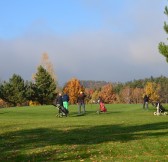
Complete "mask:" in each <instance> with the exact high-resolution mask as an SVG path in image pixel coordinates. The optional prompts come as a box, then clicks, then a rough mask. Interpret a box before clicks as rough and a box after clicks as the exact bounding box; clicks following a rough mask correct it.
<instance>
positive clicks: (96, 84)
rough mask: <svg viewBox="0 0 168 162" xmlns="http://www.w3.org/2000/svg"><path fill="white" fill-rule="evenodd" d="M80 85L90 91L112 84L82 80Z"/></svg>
mask: <svg viewBox="0 0 168 162" xmlns="http://www.w3.org/2000/svg"><path fill="white" fill-rule="evenodd" d="M80 83H81V84H82V85H83V86H84V87H85V88H89V89H99V88H101V87H102V86H104V85H106V84H109V83H110V82H106V81H94V80H80Z"/></svg>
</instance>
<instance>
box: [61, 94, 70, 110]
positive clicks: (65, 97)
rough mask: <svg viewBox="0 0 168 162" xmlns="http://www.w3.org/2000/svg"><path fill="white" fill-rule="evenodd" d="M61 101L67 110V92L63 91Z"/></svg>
mask: <svg viewBox="0 0 168 162" xmlns="http://www.w3.org/2000/svg"><path fill="white" fill-rule="evenodd" d="M62 101H63V106H64V108H66V109H67V110H68V106H69V96H68V94H66V93H65V94H64V95H63V96H62Z"/></svg>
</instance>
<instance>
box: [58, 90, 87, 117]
mask: <svg viewBox="0 0 168 162" xmlns="http://www.w3.org/2000/svg"><path fill="white" fill-rule="evenodd" d="M85 98H86V95H85V94H84V93H83V92H82V91H81V92H80V93H79V95H78V97H77V104H78V115H81V114H85V113H86V110H85ZM55 104H59V105H60V106H62V107H64V108H65V109H67V110H68V107H69V96H68V94H66V93H63V94H62V93H59V94H58V96H57V97H56V99H55ZM81 108H82V110H81Z"/></svg>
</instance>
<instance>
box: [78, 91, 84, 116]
mask: <svg viewBox="0 0 168 162" xmlns="http://www.w3.org/2000/svg"><path fill="white" fill-rule="evenodd" d="M85 97H86V95H85V94H84V93H83V92H82V91H81V92H80V94H79V96H78V98H77V103H78V114H79V115H80V114H81V107H82V109H83V114H85V112H86V111H85Z"/></svg>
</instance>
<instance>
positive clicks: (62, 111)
mask: <svg viewBox="0 0 168 162" xmlns="http://www.w3.org/2000/svg"><path fill="white" fill-rule="evenodd" d="M54 106H55V107H56V108H57V109H58V113H57V115H56V116H58V117H63V116H66V117H67V116H68V114H69V111H68V110H67V109H66V108H64V107H63V106H61V105H59V104H56V105H54Z"/></svg>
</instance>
